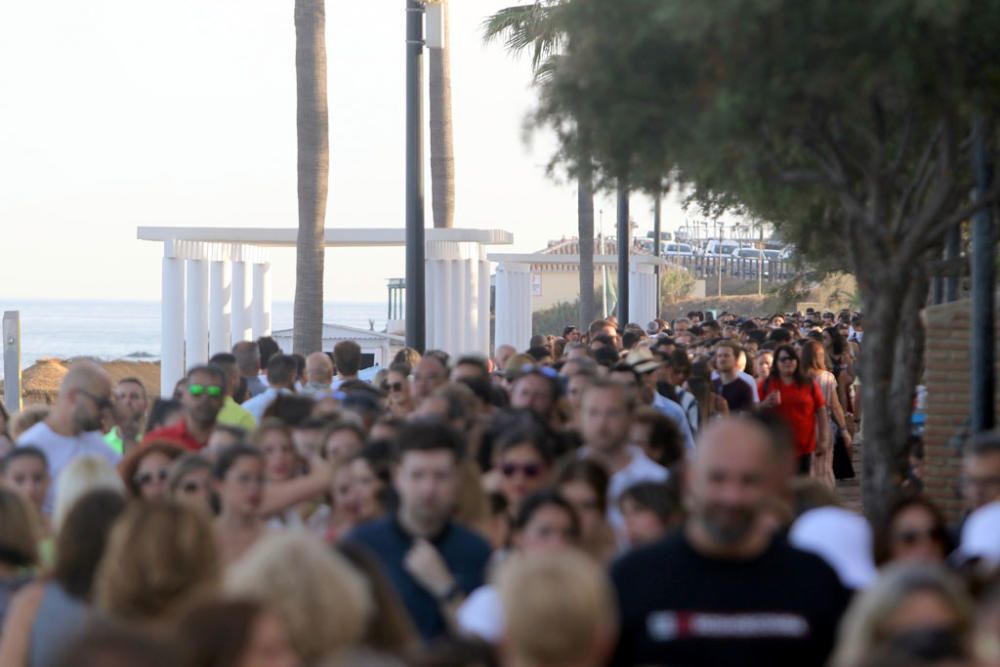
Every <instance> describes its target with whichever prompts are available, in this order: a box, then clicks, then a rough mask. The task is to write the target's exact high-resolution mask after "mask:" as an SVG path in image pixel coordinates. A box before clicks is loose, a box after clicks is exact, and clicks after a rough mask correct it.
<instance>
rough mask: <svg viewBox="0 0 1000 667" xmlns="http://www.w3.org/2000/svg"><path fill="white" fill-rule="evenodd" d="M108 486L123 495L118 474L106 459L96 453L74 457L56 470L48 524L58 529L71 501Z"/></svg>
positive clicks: (70, 505)
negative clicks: (56, 474)
mask: <svg viewBox="0 0 1000 667" xmlns="http://www.w3.org/2000/svg"><path fill="white" fill-rule="evenodd" d="M97 489H110V490H111V491H117V492H118V493H121V494H122V495H123V496H124V495H125V484H124V483H122V478H121V475H119V474H118V471H117V470H115V469H114V467H112V465H111V464H110V463H108V462H107V461H105V460H104V459H102V458H99V457H97V456H81V457H80V458H78V459H74V460H73V461H72V462H71V463H70V464H69V465H68V466H66V467H65V468H63V470H62V472H60V473H59V480H58V481H57V482H56V498H55V506H54V508H53V510H52V528H53V530H54V531H55V532H56V533H58V532H59V528H60V527H61V526H62V522H63V520H64V519H65V518H66V515H68V514H69V511H70V510H71V509H73V505H75V504H76V501H77V500H79V499H80V498H81V497H82V496H84V495H86V494H87V492H89V491H95V490H97Z"/></svg>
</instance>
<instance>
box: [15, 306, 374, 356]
mask: <svg viewBox="0 0 1000 667" xmlns="http://www.w3.org/2000/svg"><path fill="white" fill-rule="evenodd" d="M0 310H4V311H7V310H18V311H20V313H21V368H22V369H24V368H28V367H29V366H31V365H32V364H34V363H35V362H36V361H38V360H39V359H45V358H49V357H57V358H60V359H69V358H71V357H80V356H86V357H93V358H97V359H101V360H105V361H110V360H113V359H131V360H137V361H138V360H145V361H155V360H157V359H159V358H160V302H159V301H84V300H81V301H62V300H60V301H56V300H52V301H49V300H17V299H2V298H0ZM387 318H388V304H386V303H377V302H350V301H332V302H329V303H325V304H323V321H324V322H325V323H327V324H344V325H347V326H352V327H358V328H361V329H369V328H371V327H374V329H375V330H376V331H383V330H384V329H385V326H386V321H387ZM291 327H292V302H291V301H274V302H273V303H272V306H271V328H272V329H273V330H274V331H278V330H281V329H290V328H291ZM0 365H2V364H0ZM2 373H3V370H2V368H0V375H2Z"/></svg>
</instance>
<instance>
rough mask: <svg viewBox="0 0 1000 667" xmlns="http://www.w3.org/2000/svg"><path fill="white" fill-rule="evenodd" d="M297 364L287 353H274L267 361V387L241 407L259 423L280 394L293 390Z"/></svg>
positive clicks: (290, 392)
mask: <svg viewBox="0 0 1000 667" xmlns="http://www.w3.org/2000/svg"><path fill="white" fill-rule="evenodd" d="M298 370H299V368H298V364H296V363H295V359H293V358H292V357H290V356H288V355H287V354H275V355H274V356H272V357H271V358H270V359H269V360H268V362H267V385H268V387H267V389H266V390H265V391H264V393H262V394H257V395H256V396H254V397H253V398H251V399H250V400H249V401H247V402H246V403H244V404H243V409H244V410H246V411H247V412H249V413H250V414H252V415H253V418H254V420H255V421H256V422H257V423H258V424H259V423H260V420H261V419H262V418H263V417H264V412H265V411H266V410H267V409H268V407H270V405H271V403H274V399H276V398H278V396H279V395H280V394H292V393H294V392H295V376H296V375H297V374H298Z"/></svg>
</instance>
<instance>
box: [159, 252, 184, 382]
mask: <svg viewBox="0 0 1000 667" xmlns="http://www.w3.org/2000/svg"><path fill="white" fill-rule="evenodd" d="M166 245H167V244H164V246H165V247H164V251H165V254H167V252H169V251H168V250H167V248H166ZM182 377H184V260H183V259H177V258H176V257H166V256H165V257H164V258H163V274H162V282H161V284H160V395H161V396H164V397H167V398H169V397H170V396H171V394H173V392H174V385H175V384H177V381H178V380H180V379H181V378H182Z"/></svg>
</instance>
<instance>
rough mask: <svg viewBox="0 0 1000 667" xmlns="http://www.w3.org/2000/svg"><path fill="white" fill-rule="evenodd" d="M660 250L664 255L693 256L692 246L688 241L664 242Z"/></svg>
mask: <svg viewBox="0 0 1000 667" xmlns="http://www.w3.org/2000/svg"><path fill="white" fill-rule="evenodd" d="M661 252H662V254H663V256H664V257H667V256H670V257H693V256H694V246H692V245H691V244H690V243H664V244H663V246H662V251H661Z"/></svg>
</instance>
